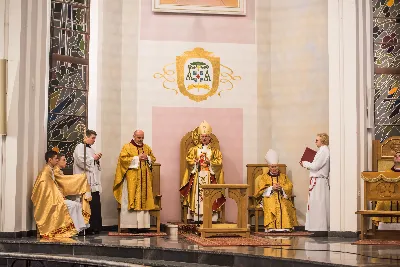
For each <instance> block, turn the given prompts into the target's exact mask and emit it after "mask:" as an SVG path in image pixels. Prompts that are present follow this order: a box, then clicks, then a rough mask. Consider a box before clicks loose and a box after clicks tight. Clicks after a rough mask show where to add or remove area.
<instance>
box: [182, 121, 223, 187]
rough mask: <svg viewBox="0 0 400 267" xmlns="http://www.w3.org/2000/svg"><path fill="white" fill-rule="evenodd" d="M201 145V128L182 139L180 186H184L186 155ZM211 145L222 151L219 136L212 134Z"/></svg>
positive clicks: (188, 133)
mask: <svg viewBox="0 0 400 267" xmlns="http://www.w3.org/2000/svg"><path fill="white" fill-rule="evenodd" d="M198 144H200V135H199V127H196V128H195V129H194V130H193V131H190V132H187V133H186V134H185V135H184V136H183V137H182V139H181V152H180V179H179V186H180V185H181V184H182V180H183V176H184V175H185V170H186V155H187V153H188V151H189V149H190V148H191V147H194V146H197V145H198ZM210 145H211V146H212V147H214V148H217V149H220V147H219V141H218V138H217V136H215V135H214V134H211V143H210Z"/></svg>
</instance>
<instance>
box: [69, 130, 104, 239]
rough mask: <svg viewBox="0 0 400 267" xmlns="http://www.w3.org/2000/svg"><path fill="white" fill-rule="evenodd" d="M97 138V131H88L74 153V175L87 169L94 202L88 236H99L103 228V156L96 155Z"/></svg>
mask: <svg viewBox="0 0 400 267" xmlns="http://www.w3.org/2000/svg"><path fill="white" fill-rule="evenodd" d="M96 137H97V133H96V132H95V131H93V130H86V132H85V137H84V140H83V143H81V144H78V145H77V146H76V147H75V151H74V166H73V170H74V174H79V173H84V172H85V169H86V176H87V179H88V182H89V185H90V189H91V191H92V201H90V210H91V211H92V214H91V216H90V221H89V224H90V228H89V229H88V230H87V231H86V232H87V233H88V234H98V233H100V231H101V228H102V217H101V201H100V194H101V191H102V188H101V180H100V178H101V177H100V174H101V168H100V158H101V156H102V154H101V153H96V151H95V150H94V149H93V148H92V145H93V144H94V143H95V142H96ZM85 150H86V151H85ZM85 154H86V160H85ZM85 163H86V167H85Z"/></svg>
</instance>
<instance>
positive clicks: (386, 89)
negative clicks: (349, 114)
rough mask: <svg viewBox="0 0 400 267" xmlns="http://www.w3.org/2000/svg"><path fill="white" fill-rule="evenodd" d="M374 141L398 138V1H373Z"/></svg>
mask: <svg viewBox="0 0 400 267" xmlns="http://www.w3.org/2000/svg"><path fill="white" fill-rule="evenodd" d="M372 8H373V10H372V11H373V42H374V63H375V70H374V73H375V74H374V103H375V107H374V109H375V138H376V139H378V140H381V141H383V140H385V139H386V138H388V137H390V136H394V135H396V136H398V135H400V92H399V87H400V53H399V50H400V43H399V36H400V1H397V0H396V1H395V0H372Z"/></svg>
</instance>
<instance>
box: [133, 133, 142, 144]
mask: <svg viewBox="0 0 400 267" xmlns="http://www.w3.org/2000/svg"><path fill="white" fill-rule="evenodd" d="M133 140H134V141H135V143H136V144H138V145H143V140H144V132H143V131H142V130H136V131H134V132H133Z"/></svg>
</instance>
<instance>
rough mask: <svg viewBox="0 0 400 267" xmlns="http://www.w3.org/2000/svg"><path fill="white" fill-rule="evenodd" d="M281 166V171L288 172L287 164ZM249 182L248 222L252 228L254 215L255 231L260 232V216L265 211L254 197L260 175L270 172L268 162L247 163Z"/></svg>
mask: <svg viewBox="0 0 400 267" xmlns="http://www.w3.org/2000/svg"><path fill="white" fill-rule="evenodd" d="M278 166H279V171H280V172H281V173H283V174H286V165H285V164H278ZM246 167H247V184H248V185H249V188H248V189H247V190H248V192H247V193H248V196H249V201H248V208H247V212H248V222H249V224H250V227H251V228H252V227H253V226H252V225H251V217H254V220H255V222H254V231H255V232H258V228H259V217H260V216H261V215H263V213H264V211H263V209H262V208H261V207H260V203H259V202H257V199H256V198H255V197H254V191H255V188H256V183H257V182H258V181H257V177H258V176H260V175H261V174H264V173H268V165H267V164H265V163H264V164H247V165H246ZM294 197H295V196H292V198H291V200H292V202H293V204H294Z"/></svg>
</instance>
